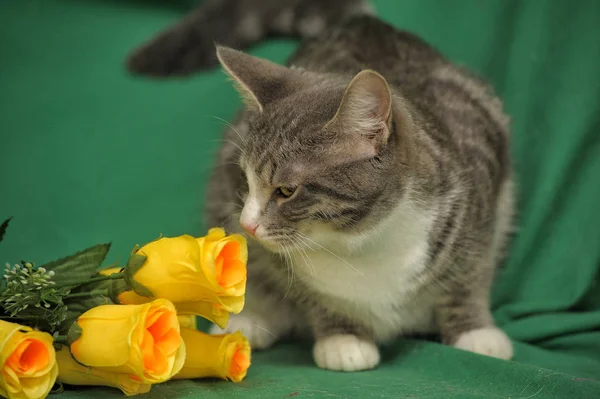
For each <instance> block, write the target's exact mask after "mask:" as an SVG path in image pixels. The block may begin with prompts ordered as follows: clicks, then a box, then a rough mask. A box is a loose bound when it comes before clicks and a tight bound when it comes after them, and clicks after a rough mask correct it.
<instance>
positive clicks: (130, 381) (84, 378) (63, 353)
mask: <svg viewBox="0 0 600 399" xmlns="http://www.w3.org/2000/svg"><path fill="white" fill-rule="evenodd" d="M56 362H57V363H58V368H59V370H60V371H59V373H58V381H60V382H62V383H65V384H70V385H92V386H107V387H115V388H119V389H120V390H121V391H123V393H124V394H125V395H127V396H132V395H137V394H141V393H146V392H148V391H150V387H151V385H150V384H145V383H143V382H141V380H140V379H139V378H138V377H136V376H134V375H128V374H119V373H109V372H108V371H101V370H98V369H95V368H93V367H86V366H83V365H81V364H79V363H77V362H76V361H75V360H74V359H73V357H72V356H71V353H70V352H69V349H67V348H65V347H63V348H62V349H61V350H59V351H58V352H56Z"/></svg>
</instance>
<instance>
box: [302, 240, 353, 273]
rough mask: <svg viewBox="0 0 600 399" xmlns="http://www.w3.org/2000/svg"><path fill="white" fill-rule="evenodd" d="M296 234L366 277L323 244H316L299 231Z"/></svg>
mask: <svg viewBox="0 0 600 399" xmlns="http://www.w3.org/2000/svg"><path fill="white" fill-rule="evenodd" d="M296 234H298V236H299V237H303V238H304V239H306V240H308V241H309V242H311V243H312V244H314V245H316V246H317V247H319V248H321V249H322V250H324V251H326V252H328V253H330V254H331V255H333V256H335V257H336V258H338V259H339V260H341V261H342V262H343V263H344V264H345V265H346V266H348V267H350V268H351V269H352V270H354V271H355V272H356V273H358V274H359V275H361V276H364V273H363V272H361V271H360V270H358V269H357V268H356V267H354V266H352V265H351V264H350V263H349V262H348V261H347V260H346V259H344V258H342V257H341V256H339V255H338V254H336V253H334V252H333V251H331V250H330V249H328V248H325V247H324V246H322V245H321V244H319V243H317V242H315V241H314V240H313V239H312V238H310V237H308V236H306V235H304V234H302V233H301V232H299V231H296Z"/></svg>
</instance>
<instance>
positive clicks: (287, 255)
mask: <svg viewBox="0 0 600 399" xmlns="http://www.w3.org/2000/svg"><path fill="white" fill-rule="evenodd" d="M277 245H279V247H280V248H281V249H283V251H284V252H285V253H284V254H280V255H283V259H284V260H285V265H286V268H287V272H288V287H287V289H286V291H285V294H284V295H283V298H281V301H284V300H285V299H286V298H287V296H288V294H289V293H290V291H291V290H292V285H293V284H294V277H295V275H294V274H295V272H294V263H293V261H292V256H291V254H290V251H289V248H288V247H287V245H286V244H285V243H284V242H281V243H280V242H277Z"/></svg>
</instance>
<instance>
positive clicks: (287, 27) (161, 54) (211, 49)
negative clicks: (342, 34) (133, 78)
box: [127, 0, 374, 77]
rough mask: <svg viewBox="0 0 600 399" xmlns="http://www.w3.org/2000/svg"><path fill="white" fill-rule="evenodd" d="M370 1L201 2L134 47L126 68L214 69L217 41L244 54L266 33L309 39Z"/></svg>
mask: <svg viewBox="0 0 600 399" xmlns="http://www.w3.org/2000/svg"><path fill="white" fill-rule="evenodd" d="M373 13H374V11H373V9H372V8H371V6H370V5H369V4H368V0H205V1H203V2H202V4H201V5H200V6H199V7H198V8H196V9H195V10H193V11H191V12H190V13H189V14H188V15H186V16H185V17H184V18H183V19H182V20H180V21H178V22H177V23H176V24H175V25H173V26H171V27H168V28H167V29H166V30H164V31H163V32H161V33H159V34H158V35H157V36H156V37H154V38H152V39H151V40H150V41H149V42H147V43H146V44H144V45H142V46H141V47H139V48H137V49H135V50H134V51H133V52H132V53H131V55H130V56H129V57H128V59H127V69H128V70H129V71H130V72H131V73H133V74H137V75H146V76H152V77H168V76H182V75H189V74H191V73H193V72H196V71H198V70H202V69H207V68H210V67H212V66H215V65H216V63H217V58H216V54H215V43H219V44H220V45H224V46H228V47H233V48H237V49H240V50H243V49H245V48H247V47H249V46H251V45H253V44H256V43H258V42H259V41H261V40H262V39H264V38H265V37H266V36H268V35H284V36H289V37H297V38H310V37H314V36H316V35H318V34H320V33H321V32H322V31H323V30H324V29H325V28H327V27H330V26H333V25H335V24H337V23H339V22H340V21H341V20H343V19H345V18H347V17H350V16H353V15H356V14H373Z"/></svg>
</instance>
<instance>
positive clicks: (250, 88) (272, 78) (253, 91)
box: [217, 46, 302, 112]
mask: <svg viewBox="0 0 600 399" xmlns="http://www.w3.org/2000/svg"><path fill="white" fill-rule="evenodd" d="M217 57H218V59H219V62H220V63H221V65H222V66H223V68H225V70H226V71H227V73H228V74H229V76H230V77H231V78H232V79H233V81H234V82H235V86H236V89H237V90H238V92H239V93H240V95H241V96H242V98H243V100H244V102H245V103H246V105H247V106H249V107H251V108H255V109H257V110H258V111H261V112H262V110H263V108H264V107H265V106H266V105H267V104H269V103H270V102H273V101H276V100H279V99H282V98H284V97H286V96H288V95H290V94H291V93H292V92H293V91H294V90H297V89H298V88H299V87H300V86H301V85H302V82H301V79H300V76H298V75H299V73H298V72H297V71H294V70H292V69H289V68H286V67H284V66H281V65H278V64H275V63H273V62H271V61H267V60H265V59H262V58H258V57H254V56H252V55H249V54H245V53H243V52H241V51H237V50H234V49H231V48H228V47H221V46H217Z"/></svg>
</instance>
